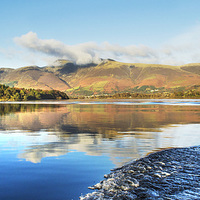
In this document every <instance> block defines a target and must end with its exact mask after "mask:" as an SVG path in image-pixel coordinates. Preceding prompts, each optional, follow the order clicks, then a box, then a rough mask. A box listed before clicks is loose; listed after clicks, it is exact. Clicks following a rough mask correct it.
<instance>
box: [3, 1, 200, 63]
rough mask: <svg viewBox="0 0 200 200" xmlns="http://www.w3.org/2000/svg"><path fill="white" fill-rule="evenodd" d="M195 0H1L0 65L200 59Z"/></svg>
mask: <svg viewBox="0 0 200 200" xmlns="http://www.w3.org/2000/svg"><path fill="white" fill-rule="evenodd" d="M199 8H200V1H199V0H41V1H36V0H0V30H1V31H0V67H21V66H26V65H39V66H43V65H47V64H51V63H52V62H53V61H54V60H56V59H58V58H65V59H69V60H72V61H73V62H75V63H78V64H85V63H87V62H98V59H99V58H100V57H101V58H108V57H109V58H113V59H116V60H118V61H123V62H145V63H161V64H174V65H176V64H185V63H189V62H200V56H199V55H200V50H199V49H198V48H199V47H200V14H199Z"/></svg>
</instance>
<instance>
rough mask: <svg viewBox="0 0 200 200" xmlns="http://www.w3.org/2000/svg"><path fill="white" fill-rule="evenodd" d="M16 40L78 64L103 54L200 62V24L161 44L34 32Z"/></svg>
mask: <svg viewBox="0 0 200 200" xmlns="http://www.w3.org/2000/svg"><path fill="white" fill-rule="evenodd" d="M14 41H15V42H16V43H17V44H18V45H20V46H22V47H25V48H27V49H29V50H31V51H32V52H37V53H40V54H41V53H42V54H43V55H46V56H49V57H53V59H57V58H63V59H68V60H71V61H73V62H74V63H76V64H87V63H92V62H93V63H99V62H100V58H111V59H115V60H118V61H123V62H134V63H157V64H172V65H180V64H185V63H189V62H200V56H199V54H200V50H199V46H200V26H196V27H194V28H192V29H191V30H190V31H188V32H186V33H184V34H181V35H178V36H176V37H174V38H173V39H171V40H169V41H167V42H166V43H164V44H163V45H161V46H160V47H158V48H151V47H148V46H146V45H129V46H120V45H118V44H110V43H108V42H104V43H102V44H97V43H95V42H87V43H81V44H77V45H67V44H64V43H62V42H60V41H58V40H54V39H48V40H47V39H40V38H38V36H37V34H36V33H34V32H29V33H27V34H25V35H22V36H20V37H16V38H14ZM51 60H52V59H51Z"/></svg>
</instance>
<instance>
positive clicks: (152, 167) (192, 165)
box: [80, 146, 200, 200]
mask: <svg viewBox="0 0 200 200" xmlns="http://www.w3.org/2000/svg"><path fill="white" fill-rule="evenodd" d="M104 178H105V179H104V180H102V181H100V182H99V183H97V184H96V185H94V186H92V187H89V189H92V190H95V191H94V192H92V193H88V194H86V195H85V196H81V197H80V199H81V200H92V199H105V200H106V199H115V200H117V199H119V200H120V199H127V200H128V199H130V200H131V199H133V200H139V199H148V200H151V199H152V200H154V199H160V200H161V199H184V200H187V199H188V200H189V199H200V146H194V147H187V148H170V149H166V150H162V151H159V152H155V153H151V154H149V155H147V156H146V157H144V158H141V159H139V160H136V161H132V162H129V163H128V164H126V165H123V166H122V167H120V168H116V169H114V170H112V171H111V173H110V174H107V175H104Z"/></svg>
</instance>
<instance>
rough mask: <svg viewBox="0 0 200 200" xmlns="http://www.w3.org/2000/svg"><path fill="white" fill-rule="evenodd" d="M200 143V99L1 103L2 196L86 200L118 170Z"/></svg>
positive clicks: (9, 198) (6, 199)
mask: <svg viewBox="0 0 200 200" xmlns="http://www.w3.org/2000/svg"><path fill="white" fill-rule="evenodd" d="M199 144H200V100H98V101H92V100H80V101H78V100H77V101H76V100H75V101H72V100H68V101H38V102H4V103H3V102H1V104H0V161H1V162H0V199H1V200H12V199H15V200H23V199H27V200H65V199H66V200H68V199H78V197H79V196H80V195H81V194H83V195H84V194H86V193H88V192H91V190H89V189H88V186H91V185H93V184H95V183H97V182H99V181H100V180H102V179H103V175H104V174H107V173H109V172H110V169H113V168H116V167H119V166H121V165H123V164H125V163H127V162H130V161H131V160H135V159H138V158H141V157H144V156H145V155H147V154H149V153H151V152H154V151H159V150H162V149H166V148H169V147H187V146H194V145H199Z"/></svg>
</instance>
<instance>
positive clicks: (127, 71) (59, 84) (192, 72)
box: [0, 60, 200, 95]
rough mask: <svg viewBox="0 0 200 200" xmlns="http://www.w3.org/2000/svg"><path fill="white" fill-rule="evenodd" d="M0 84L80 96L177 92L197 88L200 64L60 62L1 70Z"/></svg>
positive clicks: (108, 61)
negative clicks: (144, 89)
mask: <svg viewBox="0 0 200 200" xmlns="http://www.w3.org/2000/svg"><path fill="white" fill-rule="evenodd" d="M0 82H1V83H6V84H8V85H9V84H10V85H11V86H16V87H24V88H35V89H57V90H62V91H67V92H68V93H69V94H72V93H74V94H83V95H91V94H102V93H112V92H121V91H129V90H132V89H133V88H136V87H142V86H144V85H152V86H155V87H156V88H159V87H165V88H176V87H185V86H186V87H187V86H193V85H200V64H198V63H195V64H188V65H184V66H171V65H159V64H142V63H121V62H116V61H111V60H107V61H104V62H102V63H100V64H99V65H87V66H77V65H74V64H73V63H72V62H70V61H65V60H59V61H58V62H57V63H56V64H55V66H51V67H44V68H40V67H36V66H31V67H23V68H19V69H16V70H13V69H12V70H11V69H9V70H8V69H0Z"/></svg>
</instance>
